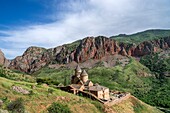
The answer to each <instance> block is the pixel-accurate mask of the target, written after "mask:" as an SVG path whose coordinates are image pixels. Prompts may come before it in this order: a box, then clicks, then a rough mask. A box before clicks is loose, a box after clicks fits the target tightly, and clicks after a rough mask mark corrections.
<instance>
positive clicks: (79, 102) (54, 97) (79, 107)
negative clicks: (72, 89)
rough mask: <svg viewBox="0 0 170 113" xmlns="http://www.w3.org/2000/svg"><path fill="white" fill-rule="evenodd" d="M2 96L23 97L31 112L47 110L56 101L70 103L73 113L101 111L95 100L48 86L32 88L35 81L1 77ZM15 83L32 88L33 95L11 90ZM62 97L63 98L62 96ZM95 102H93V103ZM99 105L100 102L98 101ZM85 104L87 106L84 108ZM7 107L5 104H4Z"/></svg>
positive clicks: (95, 112) (25, 87)
mask: <svg viewBox="0 0 170 113" xmlns="http://www.w3.org/2000/svg"><path fill="white" fill-rule="evenodd" d="M0 81H1V82H0V98H2V99H3V98H8V100H15V99H16V98H19V97H22V98H23V99H24V102H25V106H26V109H27V111H29V112H31V113H34V112H35V113H38V112H46V108H47V107H48V106H49V105H50V104H51V103H52V102H55V101H58V102H61V103H65V104H68V106H69V108H70V109H71V111H72V112H73V113H77V112H78V111H80V112H82V113H86V112H94V113H97V112H99V113H100V112H101V111H100V110H99V109H97V107H95V104H94V103H95V102H93V101H91V100H89V99H85V98H83V97H79V96H76V95H73V94H70V93H67V92H63V91H60V90H57V89H54V88H50V87H48V86H43V85H36V88H35V89H31V86H32V85H35V84H34V83H27V82H16V81H12V80H8V79H5V78H2V77H0ZM13 84H15V85H16V86H20V87H22V88H24V89H27V90H32V91H33V92H34V93H33V94H32V95H23V94H20V93H17V92H15V91H12V90H10V89H11V86H12V85H13ZM49 88H50V89H53V90H54V92H53V93H52V94H49V93H48V89H49ZM60 97H61V98H60ZM62 98H63V99H62ZM92 103H93V104H92ZM96 103H97V104H96V105H98V106H100V103H98V102H96ZM83 106H84V107H85V108H83ZM4 107H5V106H4Z"/></svg>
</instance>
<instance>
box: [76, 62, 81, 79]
mask: <svg viewBox="0 0 170 113" xmlns="http://www.w3.org/2000/svg"><path fill="white" fill-rule="evenodd" d="M81 73H82V70H81V68H80V66H79V65H77V67H76V69H75V76H77V77H80V74H81Z"/></svg>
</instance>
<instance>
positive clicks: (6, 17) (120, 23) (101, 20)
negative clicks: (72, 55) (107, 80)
mask: <svg viewBox="0 0 170 113" xmlns="http://www.w3.org/2000/svg"><path fill="white" fill-rule="evenodd" d="M169 6H170V1H169V0H117V1H116V0H0V15H1V16H0V49H1V50H2V51H3V52H4V53H5V56H6V57H7V58H9V59H12V58H15V57H16V56H18V55H22V54H23V52H24V51H25V49H26V48H28V47H29V46H40V47H46V48H51V47H56V46H59V45H62V44H64V43H70V42H73V41H75V40H78V39H82V38H84V37H87V36H98V35H105V36H112V35H117V34H120V33H126V34H130V33H135V32H137V31H143V30H146V29H169V28H170V24H169V23H170V13H169V12H170V7H169Z"/></svg>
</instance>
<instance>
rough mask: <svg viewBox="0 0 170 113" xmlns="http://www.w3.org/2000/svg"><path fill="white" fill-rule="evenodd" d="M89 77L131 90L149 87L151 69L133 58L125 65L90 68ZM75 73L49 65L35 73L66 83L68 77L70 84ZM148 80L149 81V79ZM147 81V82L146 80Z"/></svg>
mask: <svg viewBox="0 0 170 113" xmlns="http://www.w3.org/2000/svg"><path fill="white" fill-rule="evenodd" d="M87 71H88V74H89V78H90V79H91V80H92V81H93V82H94V83H99V84H102V85H104V86H107V87H109V88H111V89H114V90H122V91H130V92H132V90H131V88H133V87H139V88H141V89H142V88H146V87H148V88H149V85H148V82H149V80H148V78H147V77H143V76H147V75H148V73H150V71H149V70H148V68H146V67H145V66H143V65H141V64H140V63H139V62H137V61H135V60H134V59H131V61H130V63H129V64H128V65H126V66H125V67H122V66H120V65H117V66H115V67H112V68H106V67H95V68H92V69H88V70H87ZM73 74H74V70H71V69H70V70H67V69H57V70H55V69H50V68H48V67H46V68H43V69H41V70H39V71H37V72H36V73H34V75H36V76H37V77H40V78H44V79H52V80H56V81H58V83H62V84H64V81H65V80H64V79H65V78H66V79H67V81H68V82H67V83H68V84H69V80H70V76H71V75H73ZM147 80H148V81H147ZM145 81H146V82H145Z"/></svg>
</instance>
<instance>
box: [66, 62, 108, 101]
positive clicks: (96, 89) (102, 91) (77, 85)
mask: <svg viewBox="0 0 170 113" xmlns="http://www.w3.org/2000/svg"><path fill="white" fill-rule="evenodd" d="M69 88H71V92H72V91H73V92H74V94H76V90H80V91H86V92H90V93H91V94H93V95H95V96H96V97H97V98H99V99H101V100H109V98H110V97H109V88H107V87H104V86H101V85H99V84H95V85H94V84H93V82H92V81H91V80H89V75H88V74H87V72H86V71H85V70H83V71H82V70H81V68H80V67H79V65H78V66H77V67H76V69H75V75H73V76H72V77H71V85H69Z"/></svg>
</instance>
